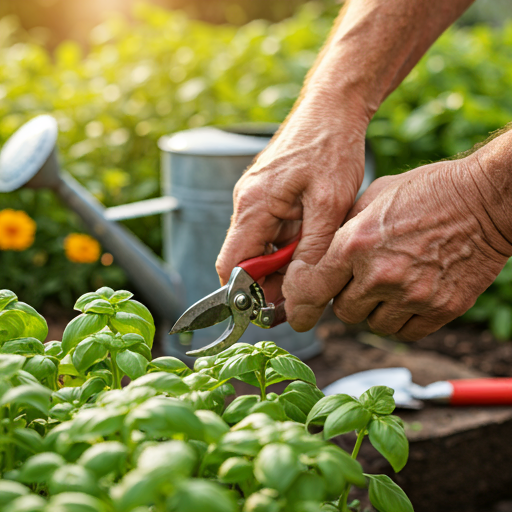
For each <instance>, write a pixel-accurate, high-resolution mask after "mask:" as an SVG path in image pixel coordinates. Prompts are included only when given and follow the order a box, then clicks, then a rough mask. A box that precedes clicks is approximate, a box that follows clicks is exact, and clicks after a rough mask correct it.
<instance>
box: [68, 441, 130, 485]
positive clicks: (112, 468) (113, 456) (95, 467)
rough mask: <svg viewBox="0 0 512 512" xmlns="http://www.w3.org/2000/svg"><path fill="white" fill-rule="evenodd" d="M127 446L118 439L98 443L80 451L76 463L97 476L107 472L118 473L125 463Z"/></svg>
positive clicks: (99, 476)
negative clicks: (80, 453)
mask: <svg viewBox="0 0 512 512" xmlns="http://www.w3.org/2000/svg"><path fill="white" fill-rule="evenodd" d="M127 457H128V448H126V446H124V444H122V443H120V442H118V441H104V442H103V443H98V444H95V445H93V446H91V447H90V448H88V449H87V450H85V452H84V453H82V455H81V457H80V458H79V459H78V462H77V463H78V464H80V465H81V466H83V467H84V468H86V469H88V470H89V471H91V472H92V473H94V474H95V475H96V477H97V478H101V477H102V476H105V475H108V474H109V473H116V474H119V473H120V472H121V471H122V469H123V468H124V465H125V463H126V459H127Z"/></svg>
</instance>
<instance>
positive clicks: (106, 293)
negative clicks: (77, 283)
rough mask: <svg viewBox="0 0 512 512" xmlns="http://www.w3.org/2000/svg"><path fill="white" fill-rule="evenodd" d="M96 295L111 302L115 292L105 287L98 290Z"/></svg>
mask: <svg viewBox="0 0 512 512" xmlns="http://www.w3.org/2000/svg"><path fill="white" fill-rule="evenodd" d="M96 293H97V294H98V295H99V296H100V297H101V298H103V299H106V300H109V299H110V298H111V297H112V296H113V295H114V290H112V288H109V287H108V286H103V287H102V288H98V289H97V290H96Z"/></svg>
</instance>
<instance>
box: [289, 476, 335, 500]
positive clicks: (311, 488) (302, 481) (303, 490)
mask: <svg viewBox="0 0 512 512" xmlns="http://www.w3.org/2000/svg"><path fill="white" fill-rule="evenodd" d="M325 488H326V486H325V481H324V479H323V478H322V477H321V476H320V475H315V474H314V473H301V474H300V475H299V476H298V478H297V479H296V480H295V482H293V484H292V486H291V487H290V488H289V489H288V492H287V497H288V500H289V501H291V502H292V503H297V504H299V503H301V502H308V501H313V502H315V501H316V502H319V501H320V502H321V501H324V497H325V492H326V491H325Z"/></svg>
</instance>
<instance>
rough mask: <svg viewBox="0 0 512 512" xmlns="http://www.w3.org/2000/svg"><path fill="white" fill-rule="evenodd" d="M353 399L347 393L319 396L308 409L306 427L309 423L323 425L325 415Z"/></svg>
mask: <svg viewBox="0 0 512 512" xmlns="http://www.w3.org/2000/svg"><path fill="white" fill-rule="evenodd" d="M353 400H354V399H353V398H352V397H351V396H349V395H331V396H326V397H324V398H321V399H320V400H319V401H318V402H317V403H316V404H315V405H314V406H313V407H312V409H311V411H309V414H308V418H307V420H306V428H307V427H308V426H309V425H310V424H311V425H323V424H324V423H325V420H326V419H327V416H329V414H331V412H333V411H335V410H336V409H337V408H338V407H340V406H341V405H343V404H344V403H346V402H352V401H353Z"/></svg>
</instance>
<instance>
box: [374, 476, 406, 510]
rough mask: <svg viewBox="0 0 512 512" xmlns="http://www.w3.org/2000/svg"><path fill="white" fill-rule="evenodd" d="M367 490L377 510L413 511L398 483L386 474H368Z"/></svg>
mask: <svg viewBox="0 0 512 512" xmlns="http://www.w3.org/2000/svg"><path fill="white" fill-rule="evenodd" d="M365 476H366V477H367V478H369V479H370V488H369V491H368V494H369V497H370V501H371V503H372V505H373V506H374V507H375V508H376V509H377V510H378V511H379V512H414V509H413V506H412V503H411V502H410V500H409V498H408V497H407V495H406V494H405V492H404V491H402V489H400V487H398V485H396V484H395V482H393V480H391V478H389V476H386V475H368V474H365Z"/></svg>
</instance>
